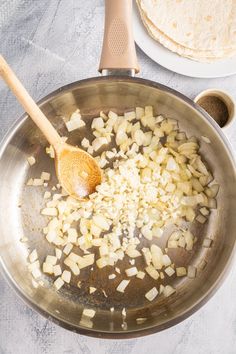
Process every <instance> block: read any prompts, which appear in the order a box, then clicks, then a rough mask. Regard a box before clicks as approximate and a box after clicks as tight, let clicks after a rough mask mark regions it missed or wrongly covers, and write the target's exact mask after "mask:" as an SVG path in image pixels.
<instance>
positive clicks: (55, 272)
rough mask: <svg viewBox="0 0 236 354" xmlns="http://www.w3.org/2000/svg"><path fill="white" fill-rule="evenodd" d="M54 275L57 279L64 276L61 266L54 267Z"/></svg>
mask: <svg viewBox="0 0 236 354" xmlns="http://www.w3.org/2000/svg"><path fill="white" fill-rule="evenodd" d="M53 273H54V275H55V277H58V276H59V275H61V274H62V270H61V266H60V265H59V264H57V265H55V266H53Z"/></svg>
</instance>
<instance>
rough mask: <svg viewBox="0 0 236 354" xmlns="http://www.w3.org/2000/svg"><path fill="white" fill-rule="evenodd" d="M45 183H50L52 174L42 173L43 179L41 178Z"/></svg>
mask: <svg viewBox="0 0 236 354" xmlns="http://www.w3.org/2000/svg"><path fill="white" fill-rule="evenodd" d="M40 178H41V179H42V180H43V181H49V180H50V178H51V175H50V173H48V172H42V173H41V177H40Z"/></svg>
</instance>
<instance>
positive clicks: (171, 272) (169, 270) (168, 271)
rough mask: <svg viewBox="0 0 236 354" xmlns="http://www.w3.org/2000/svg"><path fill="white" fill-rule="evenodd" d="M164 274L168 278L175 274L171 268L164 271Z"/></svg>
mask: <svg viewBox="0 0 236 354" xmlns="http://www.w3.org/2000/svg"><path fill="white" fill-rule="evenodd" d="M165 273H166V274H167V275H168V276H169V277H171V276H172V275H173V274H175V270H174V269H173V268H172V267H167V268H166V269H165Z"/></svg>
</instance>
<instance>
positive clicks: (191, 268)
mask: <svg viewBox="0 0 236 354" xmlns="http://www.w3.org/2000/svg"><path fill="white" fill-rule="evenodd" d="M196 272H197V269H196V268H195V267H194V266H188V273H187V275H188V278H190V279H193V278H195V277H196Z"/></svg>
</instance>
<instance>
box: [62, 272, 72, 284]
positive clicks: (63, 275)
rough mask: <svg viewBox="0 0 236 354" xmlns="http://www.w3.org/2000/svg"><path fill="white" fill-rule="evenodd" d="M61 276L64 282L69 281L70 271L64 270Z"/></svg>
mask: <svg viewBox="0 0 236 354" xmlns="http://www.w3.org/2000/svg"><path fill="white" fill-rule="evenodd" d="M61 278H62V280H63V281H64V282H65V283H70V279H71V272H70V271H69V270H64V271H63V273H62V275H61Z"/></svg>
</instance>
